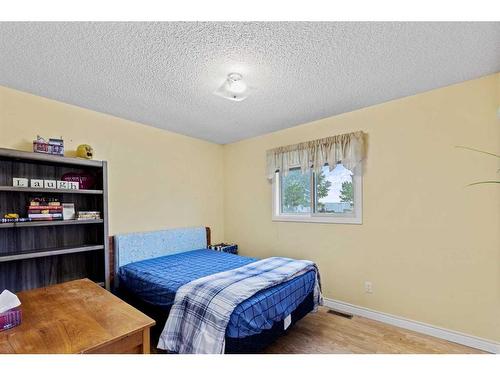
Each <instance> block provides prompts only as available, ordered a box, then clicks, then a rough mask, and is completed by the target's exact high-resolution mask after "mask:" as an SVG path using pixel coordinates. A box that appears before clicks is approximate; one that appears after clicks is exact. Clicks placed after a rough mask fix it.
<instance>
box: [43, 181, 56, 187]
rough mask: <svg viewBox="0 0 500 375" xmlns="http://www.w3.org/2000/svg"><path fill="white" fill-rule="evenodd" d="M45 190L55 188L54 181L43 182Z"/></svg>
mask: <svg viewBox="0 0 500 375" xmlns="http://www.w3.org/2000/svg"><path fill="white" fill-rule="evenodd" d="M43 186H44V187H45V189H55V188H56V187H57V185H56V180H43Z"/></svg>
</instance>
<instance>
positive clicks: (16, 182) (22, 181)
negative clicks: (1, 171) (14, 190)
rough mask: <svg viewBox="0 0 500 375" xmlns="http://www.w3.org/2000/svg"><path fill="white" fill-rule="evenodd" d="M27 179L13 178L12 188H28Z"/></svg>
mask: <svg viewBox="0 0 500 375" xmlns="http://www.w3.org/2000/svg"><path fill="white" fill-rule="evenodd" d="M28 185H29V184H28V179H27V178H21V177H14V178H13V179H12V186H17V187H28Z"/></svg>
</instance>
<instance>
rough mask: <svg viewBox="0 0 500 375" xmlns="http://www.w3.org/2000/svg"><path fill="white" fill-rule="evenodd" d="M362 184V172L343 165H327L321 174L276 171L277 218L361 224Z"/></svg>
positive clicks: (274, 189)
mask: <svg viewBox="0 0 500 375" xmlns="http://www.w3.org/2000/svg"><path fill="white" fill-rule="evenodd" d="M360 169H361V168H360ZM361 184H362V178H361V171H360V173H359V174H356V175H355V174H353V173H352V172H351V171H350V170H349V169H347V168H345V167H344V166H343V165H342V164H337V166H336V167H335V168H334V169H333V170H332V171H330V169H329V167H328V166H324V167H323V168H322V169H321V171H320V172H319V173H316V172H313V171H312V170H310V169H309V170H308V171H307V172H306V173H302V171H301V170H300V168H292V169H290V170H289V172H288V173H287V174H286V175H285V174H284V173H280V172H276V174H275V177H274V181H273V220H275V221H305V222H318V223H346V224H348V223H350V224H361V222H362V220H361V218H362V216H361V206H362V204H361V203H362V202H361V194H362V185H361Z"/></svg>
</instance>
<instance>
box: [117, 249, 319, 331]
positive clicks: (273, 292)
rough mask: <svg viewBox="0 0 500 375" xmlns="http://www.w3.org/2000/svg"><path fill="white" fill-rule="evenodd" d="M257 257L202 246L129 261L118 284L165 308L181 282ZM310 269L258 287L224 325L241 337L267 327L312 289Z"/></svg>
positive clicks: (251, 260)
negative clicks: (266, 286)
mask: <svg viewBox="0 0 500 375" xmlns="http://www.w3.org/2000/svg"><path fill="white" fill-rule="evenodd" d="M256 260H257V259H255V258H248V257H243V256H239V255H233V254H228V253H223V252H219V251H214V250H208V249H202V250H193V251H188V252H184V253H179V254H174V255H167V256H163V257H159V258H153V259H147V260H143V261H140V262H135V263H130V264H127V265H125V266H123V267H121V268H120V270H119V273H118V276H119V278H120V285H122V286H124V287H125V288H126V289H127V290H128V291H130V292H132V293H134V295H135V296H137V297H139V298H140V299H142V300H143V301H145V302H147V303H150V304H154V305H156V306H159V307H161V308H163V309H168V308H169V307H170V306H171V305H172V304H173V302H174V298H175V293H176V291H177V289H179V288H180V287H181V286H182V285H184V284H187V283H188V282H190V281H192V280H195V279H199V278H201V277H204V276H208V275H211V274H214V273H218V272H223V271H227V270H230V269H235V268H238V267H241V266H244V265H246V264H249V263H252V262H255V261H256ZM314 282H315V275H314V272H312V271H311V272H307V273H305V274H303V275H300V276H298V277H296V278H294V279H292V280H289V281H287V282H285V283H283V284H280V285H277V286H274V287H272V288H269V289H265V290H262V291H260V292H258V293H256V294H255V295H253V296H252V297H250V298H249V299H247V300H245V301H243V302H242V303H240V304H239V305H238V306H237V307H236V309H235V310H234V312H233V313H232V315H231V318H230V320H229V324H228V326H227V329H226V335H227V336H229V337H235V338H242V337H246V336H250V335H254V334H258V333H260V332H262V330H264V329H269V328H271V326H272V325H273V323H274V322H276V321H280V320H283V319H284V318H285V317H286V316H287V315H289V314H290V313H291V312H292V311H293V310H295V308H296V307H297V306H298V305H299V304H300V303H301V302H302V301H303V300H304V299H305V297H306V296H307V295H308V294H309V293H310V292H311V291H312V290H313V288H314Z"/></svg>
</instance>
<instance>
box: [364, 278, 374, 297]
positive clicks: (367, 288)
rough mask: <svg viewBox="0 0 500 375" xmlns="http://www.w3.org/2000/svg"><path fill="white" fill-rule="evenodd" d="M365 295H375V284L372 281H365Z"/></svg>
mask: <svg viewBox="0 0 500 375" xmlns="http://www.w3.org/2000/svg"><path fill="white" fill-rule="evenodd" d="M365 293H369V294H372V293H373V284H372V282H371V281H365Z"/></svg>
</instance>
